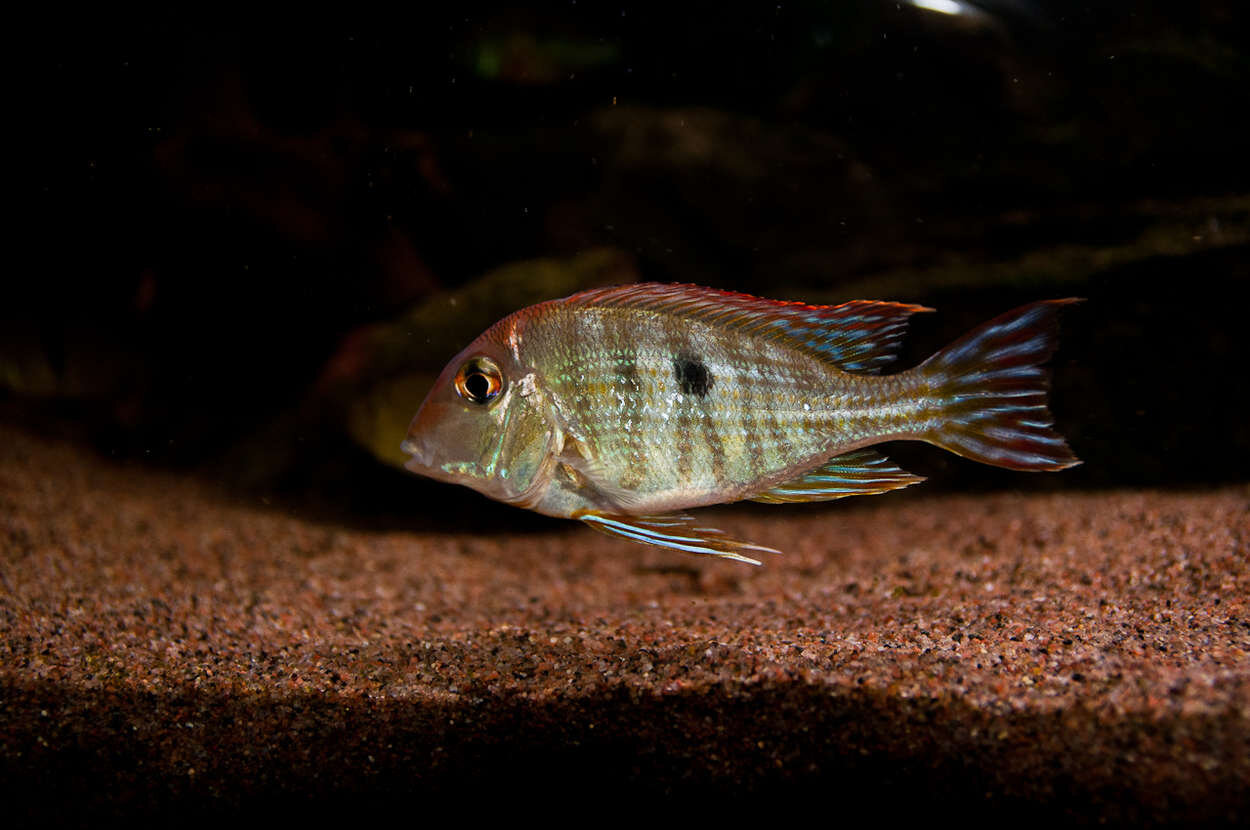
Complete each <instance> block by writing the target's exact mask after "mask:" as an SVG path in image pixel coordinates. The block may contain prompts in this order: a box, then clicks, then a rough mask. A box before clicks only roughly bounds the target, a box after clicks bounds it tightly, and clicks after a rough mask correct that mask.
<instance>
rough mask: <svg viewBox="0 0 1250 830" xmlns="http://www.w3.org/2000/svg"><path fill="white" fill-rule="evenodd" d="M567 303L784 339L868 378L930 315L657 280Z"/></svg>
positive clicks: (905, 307) (898, 306) (896, 306)
mask: <svg viewBox="0 0 1250 830" xmlns="http://www.w3.org/2000/svg"><path fill="white" fill-rule="evenodd" d="M564 302H565V303H567V304H569V305H580V306H599V307H602V306H611V307H622V308H638V309H646V310H649V311H655V312H658V313H662V314H672V315H675V316H678V317H682V318H686V319H692V320H701V321H703V322H706V323H710V324H715V325H718V326H724V327H726V328H732V329H737V330H738V331H741V332H742V333H744V334H750V335H754V336H762V337H767V338H773V339H777V340H784V341H786V342H787V343H789V344H791V345H793V346H795V347H797V348H799V349H801V350H803V351H806V352H808V353H810V354H812V355H814V356H816V357H819V358H822V359H824V360H829V361H832V362H833V363H834V364H835V365H837V366H838V367H839V368H841V369H844V370H846V371H848V372H861V373H866V374H867V373H873V372H879V371H880V370H881V369H882V367H884V366H885V365H886V364H887V363H889V362H890V361H891V360H893V359H894V358H895V357H896V356H897V354H898V349H899V346H900V344H901V343H902V339H903V333H904V331H905V330H906V327H907V318H908V317H910V316H911V315H912V314H915V313H916V312H918V311H932V309H930V308H925V307H924V306H919V305H910V304H907V303H891V302H878V301H875V300H852V301H851V302H848V303H842V304H841V305H807V304H806V303H798V302H785V301H783V300H766V299H763V298H762V297H753V296H751V295H750V294H738V293H735V292H732V291H720V290H718V289H715V288H703V287H700V286H697V285H683V284H672V285H669V284H664V283H655V282H643V283H637V284H634V285H621V286H615V287H612V288H595V289H591V290H590V291H583V292H581V293H580V294H574V295H573V296H571V297H568V298H566V299H565V300H564Z"/></svg>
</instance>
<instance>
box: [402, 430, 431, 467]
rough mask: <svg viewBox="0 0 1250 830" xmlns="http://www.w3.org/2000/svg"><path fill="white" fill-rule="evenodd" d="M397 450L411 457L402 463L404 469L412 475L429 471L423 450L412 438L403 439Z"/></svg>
mask: <svg viewBox="0 0 1250 830" xmlns="http://www.w3.org/2000/svg"><path fill="white" fill-rule="evenodd" d="M399 448H400V449H401V450H403V451H404V452H406V453H408V454H409V455H411V456H412V458H410V459H408V460H407V461H406V462H404V469H405V470H411V471H412V472H414V473H423V472H425V471H426V470H428V469H429V464H427V463H426V461H425V449H424V448H423V447H422V446H421V445H420V444H418V443H417V442H416V441H415V440H414V439H412V438H405V439H404V441H403V443H401V444H400V445H399Z"/></svg>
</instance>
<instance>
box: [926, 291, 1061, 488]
mask: <svg viewBox="0 0 1250 830" xmlns="http://www.w3.org/2000/svg"><path fill="white" fill-rule="evenodd" d="M1076 302H1080V300H1078V299H1073V298H1069V299H1066V300H1046V301H1043V302H1039V303H1031V304H1030V305H1026V306H1022V307H1020V308H1017V309H1016V310H1014V311H1009V312H1007V313H1006V314H1004V315H1002V316H1001V317H996V318H995V319H993V320H991V321H990V322H988V323H986V324H985V325H983V326H981V327H980V328H977V329H974V330H973V331H971V332H969V333H968V334H966V335H964V336H963V337H962V338H960V339H959V340H957V341H955V342H954V343H952V344H951V345H950V346H947V347H946V348H945V349H943V350H942V351H940V352H938V353H937V354H935V355H933V357H931V358H929V359H928V360H927V361H925V362H924V363H923V364H922V365H921V366H920V367H919V371H920V372H922V373H924V374H926V375H928V376H929V386H930V389H931V390H932V393H933V394H934V396H935V397H936V398H938V400H939V401H940V402H941V407H942V418H941V422H940V423H939V424H938V425H937V426H935V427H934V428H933V429H932V430H930V431H929V432H928V433H927V434H925V435H924V436H923V437H924V439H925V440H927V441H929V442H931V443H933V444H937V445H938V446H939V447H942V448H943V449H946V450H950V451H951V452H953V453H957V454H959V455H962V456H963V457H964V458H970V459H972V460H973V461H980V462H981V463H983V464H993V465H995V466H998V467H1007V468H1010V469H1012V470H1032V471H1040V470H1062V469H1065V468H1067V467H1072V466H1075V465H1077V464H1080V463H1081V462H1080V460H1079V459H1077V457H1076V456H1075V455H1073V454H1072V450H1070V449H1069V448H1068V445H1067V444H1066V443H1065V442H1064V440H1063V438H1062V437H1061V436H1060V435H1059V434H1058V433H1056V432H1055V431H1054V430H1052V429H1051V428H1050V427H1051V425H1052V424H1053V423H1054V421H1053V418H1052V417H1051V414H1050V410H1048V409H1047V408H1046V392H1047V390H1048V389H1049V388H1050V373H1049V372H1047V371H1046V370H1045V369H1043V368H1042V367H1041V366H1040V365H1039V364H1041V363H1044V362H1045V361H1046V360H1047V359H1048V358H1049V357H1050V356H1051V355H1052V354H1054V351H1055V347H1056V345H1057V343H1056V341H1057V337H1058V329H1059V326H1058V323H1059V310H1060V309H1061V308H1062V307H1063V306H1065V305H1069V304H1071V303H1076Z"/></svg>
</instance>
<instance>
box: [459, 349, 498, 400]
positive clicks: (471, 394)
mask: <svg viewBox="0 0 1250 830" xmlns="http://www.w3.org/2000/svg"><path fill="white" fill-rule="evenodd" d="M502 391H503V372H501V371H500V370H499V365H498V364H497V363H495V361H493V360H491V359H490V358H489V357H485V356H482V357H474V358H470V359H469V360H466V361H465V362H464V365H463V366H461V367H460V371H458V372H456V393H457V394H458V395H460V397H462V398H464V399H465V400H466V401H468V402H469V403H474V404H488V403H490V402H491V401H493V400H494V399H495V398H497V397H499V393H500V392H502Z"/></svg>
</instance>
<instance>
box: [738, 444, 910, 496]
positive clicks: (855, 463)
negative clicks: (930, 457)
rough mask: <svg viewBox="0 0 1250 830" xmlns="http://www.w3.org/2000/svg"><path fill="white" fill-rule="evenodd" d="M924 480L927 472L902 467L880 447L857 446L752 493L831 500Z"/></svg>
mask: <svg viewBox="0 0 1250 830" xmlns="http://www.w3.org/2000/svg"><path fill="white" fill-rule="evenodd" d="M921 481H924V477H923V476H918V475H913V474H911V473H909V472H907V471H906V470H901V469H899V468H898V467H897V466H896V465H895V464H894V462H893V461H891V460H890V459H888V458H886V457H885V456H884V455H882V454H881V453H879V452H877V451H876V450H866V449H865V450H853V451H852V452H848V453H843V454H842V455H839V456H836V457H834V458H831V459H829V460H828V461H827V462H825V464H824V465H823V466H821V467H819V468H817V469H815V470H811V471H809V472H806V473H804V474H803V475H801V476H799V477H798V478H796V479H794V480H793V481H787V482H785V483H784V484H778V485H777V486H776V487H773V488H772V489H771V490H765V491H764V492H762V493H757V494H756V495H754V496H752V497H751V501H762V502H767V503H770V504H777V503H780V502H796V501H829V500H830V499H840V498H842V497H844V496H870V495H873V494H874V493H884V492H886V491H888V490H897V489H898V488H900V487H907V486H908V485H910V484H917V483H919V482H921Z"/></svg>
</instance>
